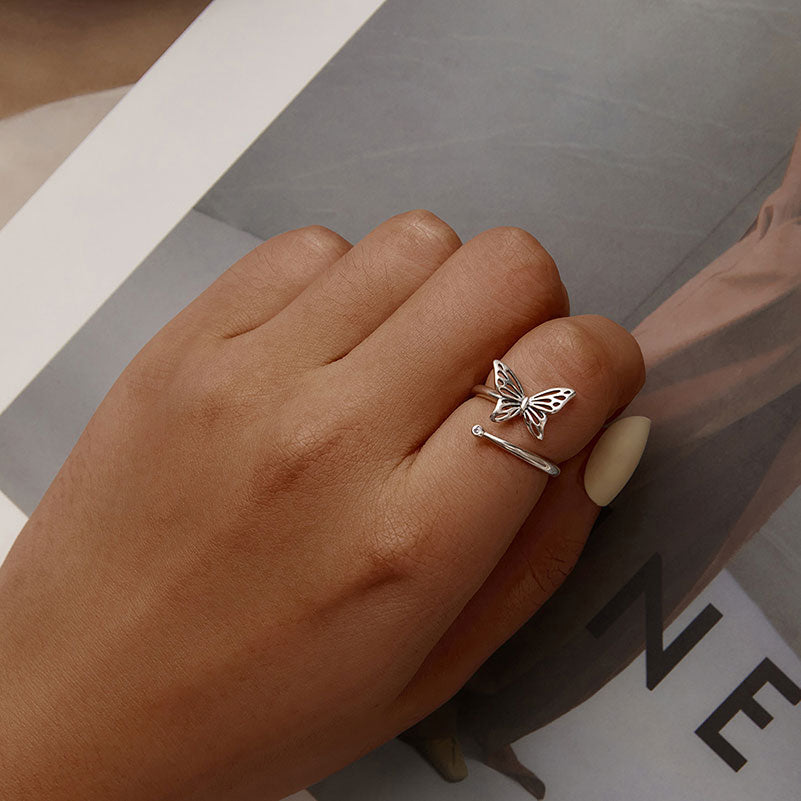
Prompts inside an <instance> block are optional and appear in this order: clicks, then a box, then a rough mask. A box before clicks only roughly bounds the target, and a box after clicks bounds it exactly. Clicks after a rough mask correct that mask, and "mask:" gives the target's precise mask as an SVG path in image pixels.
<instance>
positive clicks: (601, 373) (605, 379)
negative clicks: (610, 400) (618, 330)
mask: <svg viewBox="0 0 801 801" xmlns="http://www.w3.org/2000/svg"><path fill="white" fill-rule="evenodd" d="M551 330H552V334H553V342H552V349H553V351H554V352H556V353H561V354H563V358H564V359H565V360H566V366H565V373H566V374H569V375H571V376H575V380H576V381H578V382H579V383H580V384H581V385H582V386H595V385H596V384H598V383H601V384H602V385H603V386H604V387H607V388H608V387H609V384H610V383H611V382H610V378H611V377H612V376H613V375H614V366H615V365H614V359H613V356H612V354H611V353H610V352H609V350H608V348H607V347H606V343H605V341H604V339H603V337H601V336H599V334H598V330H597V327H596V326H593V325H588V324H587V321H586V319H585V318H581V317H566V318H564V319H562V320H559V321H557V324H555V325H554V326H553V327H552V329H551Z"/></svg>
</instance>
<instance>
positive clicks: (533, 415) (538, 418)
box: [473, 359, 576, 439]
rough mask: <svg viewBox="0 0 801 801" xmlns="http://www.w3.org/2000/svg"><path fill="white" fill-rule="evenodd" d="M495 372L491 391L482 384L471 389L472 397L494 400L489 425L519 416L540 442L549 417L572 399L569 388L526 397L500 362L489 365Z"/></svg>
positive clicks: (516, 381) (521, 388)
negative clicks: (493, 385) (493, 387)
mask: <svg viewBox="0 0 801 801" xmlns="http://www.w3.org/2000/svg"><path fill="white" fill-rule="evenodd" d="M492 367H493V370H494V372H495V387H496V388H495V389H490V388H489V387H488V386H486V385H485V384H477V385H476V386H474V387H473V394H474V395H478V396H479V397H482V398H487V399H489V400H494V401H496V403H495V408H494V409H493V411H492V413H491V414H490V420H492V422H493V423H501V422H503V421H504V420H511V419H512V418H513V417H517V415H520V416H521V417H522V418H523V422H524V423H525V424H526V428H527V429H528V430H529V433H530V434H531V436H532V437H536V438H537V439H542V436H543V433H544V431H545V423H547V422H548V415H549V414H556V413H557V412H558V411H559V410H560V409H562V408H564V406H565V404H566V403H567V402H568V401H569V400H571V399H572V398H574V397H575V396H576V391H575V390H574V389H570V388H569V387H552V388H551V389H546V390H543V391H542V392H538V393H537V394H536V395H531V396H529V395H526V393H525V392H524V391H523V385H522V384H521V383H520V381H519V379H518V378H517V376H516V375H515V374H514V373H513V372H512V371H511V370H510V369H509V368H508V367H507V366H506V365H505V364H504V363H503V362H502V361H500V360H498V359H495V361H494V362H493V363H492Z"/></svg>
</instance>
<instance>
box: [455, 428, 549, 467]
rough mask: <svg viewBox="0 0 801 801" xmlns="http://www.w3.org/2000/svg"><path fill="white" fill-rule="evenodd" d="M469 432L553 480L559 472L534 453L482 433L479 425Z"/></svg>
mask: <svg viewBox="0 0 801 801" xmlns="http://www.w3.org/2000/svg"><path fill="white" fill-rule="evenodd" d="M470 430H471V431H472V432H473V434H475V435H476V436H477V437H484V439H488V440H489V441H490V442H494V443H495V444H496V445H497V446H498V447H499V448H503V450H505V451H506V452H507V453H511V454H512V455H513V456H517V458H518V459H522V460H523V461H524V462H525V463H526V464H530V465H532V466H533V467H538V468H539V469H540V470H542V471H543V472H544V473H547V474H548V475H549V476H553V477H554V478H555V477H556V476H558V475H559V473H560V472H561V471H560V470H559V468H558V467H557V466H556V465H555V464H554V463H553V462H549V461H548V460H547V459H543V458H542V456H537V454H536V453H531V452H530V451H527V450H524V449H523V448H520V447H518V446H517V445H512V443H511V442H507V441H506V440H505V439H501V438H500V437H496V436H495V435H494V434H490V433H489V432H488V431H484V429H483V428H482V427H481V426H479V425H475V426H473V428H471V429H470Z"/></svg>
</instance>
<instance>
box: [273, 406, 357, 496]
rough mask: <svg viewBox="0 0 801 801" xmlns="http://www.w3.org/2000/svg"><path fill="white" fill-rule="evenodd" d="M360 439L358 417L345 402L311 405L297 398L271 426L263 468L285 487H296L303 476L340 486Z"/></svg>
mask: <svg viewBox="0 0 801 801" xmlns="http://www.w3.org/2000/svg"><path fill="white" fill-rule="evenodd" d="M361 440H362V437H361V436H360V435H359V431H358V420H357V419H355V418H354V416H353V415H352V414H351V413H350V411H349V409H348V407H347V406H346V405H337V404H334V403H319V404H315V405H314V408H309V404H308V403H304V402H303V401H299V400H297V399H296V401H295V402H291V403H287V404H286V406H285V407H284V409H283V410H282V413H281V414H279V415H278V416H277V417H276V419H275V420H274V421H273V424H272V425H271V434H270V444H269V448H268V449H266V450H265V452H264V456H263V462H264V470H265V471H266V472H268V473H270V474H275V475H274V476H273V478H280V482H279V483H280V486H281V487H282V488H283V489H284V490H288V489H291V488H292V487H296V486H297V485H298V484H299V483H300V482H301V481H302V479H304V478H309V479H311V480H313V481H314V482H315V483H319V485H320V486H322V485H324V484H326V483H332V484H335V485H337V484H339V483H340V482H339V481H337V480H336V479H337V478H339V479H341V477H342V473H343V472H344V471H345V469H346V466H347V465H348V464H351V463H354V462H355V461H356V459H355V457H356V453H355V451H356V449H357V448H358V447H359V445H360V443H361ZM328 478H331V481H330V482H328V481H327V479H328ZM268 483H270V484H275V483H276V482H275V481H274V480H273V481H270V482H268Z"/></svg>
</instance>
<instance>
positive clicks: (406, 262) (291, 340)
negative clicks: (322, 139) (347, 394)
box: [262, 210, 461, 366]
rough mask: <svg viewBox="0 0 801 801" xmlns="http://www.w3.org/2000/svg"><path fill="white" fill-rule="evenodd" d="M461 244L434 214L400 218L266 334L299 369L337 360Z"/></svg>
mask: <svg viewBox="0 0 801 801" xmlns="http://www.w3.org/2000/svg"><path fill="white" fill-rule="evenodd" d="M460 245H461V241H460V240H459V237H458V236H457V234H456V233H455V232H454V230H453V229H452V228H451V227H450V226H449V225H447V224H446V223H445V222H443V221H442V220H440V219H439V217H437V216H436V215H434V214H432V213H431V212H429V211H422V210H416V211H410V212H406V213H405V214H399V215H397V216H396V217H392V218H390V219H389V220H387V221H386V222H384V223H382V224H381V225H379V226H378V227H377V228H376V229H374V230H373V231H371V232H370V233H369V234H368V235H367V236H366V237H364V239H362V240H361V241H360V242H358V243H357V244H356V245H355V246H354V247H353V248H352V249H351V250H350V251H348V253H347V254H345V255H344V256H343V257H342V258H341V259H340V260H339V261H338V262H337V263H336V264H334V265H333V266H332V268H331V269H330V270H327V271H325V272H324V273H323V274H321V275H320V276H319V277H318V278H317V280H315V281H314V282H313V283H311V284H310V285H309V286H308V288H307V289H306V290H304V291H303V292H302V293H301V294H300V295H299V296H298V297H297V298H296V299H295V300H294V301H293V302H292V303H291V304H290V305H289V306H287V307H286V309H284V310H283V312H282V313H281V314H280V315H279V316H278V317H276V318H275V319H274V320H272V321H271V322H270V324H269V325H268V326H266V327H265V329H264V330H263V331H262V338H263V339H264V341H265V342H267V343H269V345H270V347H271V348H278V349H279V350H281V351H282V352H291V353H292V355H293V359H295V361H296V362H297V363H299V364H301V365H306V366H317V365H322V364H327V363H329V362H332V361H335V360H337V359H339V358H341V357H342V356H344V355H345V354H347V353H348V352H349V351H350V350H351V349H352V348H354V347H355V346H356V345H358V344H359V343H360V342H361V341H362V340H363V339H364V338H365V337H367V336H369V334H371V333H372V332H373V331H374V330H375V329H376V328H377V327H378V326H379V325H381V323H383V322H384V320H386V319H387V317H389V316H390V315H391V314H392V313H393V312H394V311H395V310H396V309H397V308H398V306H400V305H401V304H402V303H403V302H404V301H405V300H406V299H407V298H408V297H409V296H410V295H412V293H414V291H415V290H416V289H417V288H418V287H419V286H420V285H421V284H422V283H423V282H424V281H425V280H426V279H427V278H428V277H429V276H430V275H431V274H432V273H433V272H434V271H435V270H436V269H437V268H438V267H439V266H440V265H441V264H442V263H443V262H444V261H445V260H446V259H447V258H448V257H449V256H450V255H451V254H452V253H453V252H454V251H455V250H457V249H458V248H459V246H460Z"/></svg>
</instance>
